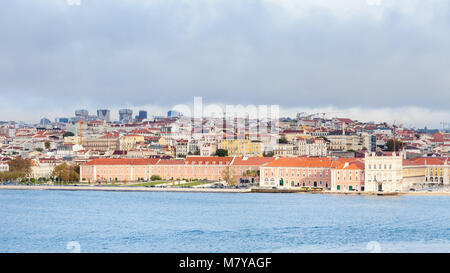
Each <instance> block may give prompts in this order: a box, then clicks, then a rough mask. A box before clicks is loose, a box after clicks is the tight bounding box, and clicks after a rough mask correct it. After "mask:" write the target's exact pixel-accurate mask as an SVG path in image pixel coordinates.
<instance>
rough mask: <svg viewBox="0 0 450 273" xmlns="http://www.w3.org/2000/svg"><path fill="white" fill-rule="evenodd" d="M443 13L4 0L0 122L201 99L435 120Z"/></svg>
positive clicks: (377, 0)
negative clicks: (83, 110) (87, 109)
mask: <svg viewBox="0 0 450 273" xmlns="http://www.w3.org/2000/svg"><path fill="white" fill-rule="evenodd" d="M449 15H450V3H449V1H446V0H430V1H418V0H417V1H416V0H410V1H407V0H397V1H387V0H367V1H365V0H345V1H344V0H334V1H325V0H303V1H294V0H277V1H275V0H258V1H257V0H247V1H232V0H215V1H214V0H208V1H206V0H198V1H195V0H192V1H188V0H184V1H180V0H177V1H175V0H164V1H162V0H157V1H147V0H81V1H80V5H75V6H74V5H68V2H67V1H66V0H48V1H31V0H28V1H27V0H6V1H3V2H2V9H0V37H2V38H1V40H2V42H1V43H0V94H1V100H0V120H8V119H23V120H30V121H31V120H33V121H36V120H38V119H40V118H41V117H43V116H49V117H56V116H67V115H71V114H72V113H73V110H75V109H77V108H89V109H91V111H94V110H95V109H97V108H105V107H106V108H111V109H116V108H121V107H127V106H135V107H137V108H145V107H148V106H150V107H151V108H146V109H145V110H148V111H149V112H150V113H152V112H155V113H160V112H161V109H164V108H170V107H171V106H173V105H176V104H180V103H190V102H191V101H192V100H193V97H194V96H202V97H203V98H204V100H205V101H208V102H210V103H222V104H244V105H246V104H279V105H280V107H281V109H284V108H285V109H328V108H333V109H343V111H344V112H345V111H347V112H350V113H355V114H357V115H359V116H349V117H351V118H355V119H361V120H363V119H368V120H375V118H378V117H381V116H383V117H384V116H386V117H387V118H391V119H396V118H398V119H405V116H406V120H405V123H406V121H407V122H408V123H411V124H413V125H417V126H423V125H429V127H430V126H434V127H438V126H439V122H441V121H443V120H449V119H450V110H449V102H450V66H449V65H448V61H449V60H450V50H449V49H450V36H449V35H448V31H449V29H450V17H449ZM352 109H359V110H358V111H352ZM405 109H409V110H408V111H405ZM289 111H291V110H286V112H289ZM405 113H408V115H405ZM422 113H428V114H427V115H423V114H422ZM431 113H434V114H431ZM392 114H396V115H397V114H398V115H399V116H398V117H392ZM412 117H417V120H416V119H414V120H412V119H411V118H412ZM437 119H440V120H437Z"/></svg>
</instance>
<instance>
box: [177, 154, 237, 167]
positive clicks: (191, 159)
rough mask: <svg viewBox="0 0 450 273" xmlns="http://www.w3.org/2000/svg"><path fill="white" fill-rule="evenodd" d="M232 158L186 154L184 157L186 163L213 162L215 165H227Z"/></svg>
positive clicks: (204, 163) (203, 163)
mask: <svg viewBox="0 0 450 273" xmlns="http://www.w3.org/2000/svg"><path fill="white" fill-rule="evenodd" d="M232 160H233V157H230V156H226V157H219V156H188V157H186V160H185V162H186V164H190V165H192V164H194V165H200V164H202V165H206V164H213V162H214V164H215V165H228V164H230V163H231V161H232Z"/></svg>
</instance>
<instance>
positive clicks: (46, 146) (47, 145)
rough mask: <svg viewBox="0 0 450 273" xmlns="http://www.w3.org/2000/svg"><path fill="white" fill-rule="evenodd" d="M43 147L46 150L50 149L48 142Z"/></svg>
mask: <svg viewBox="0 0 450 273" xmlns="http://www.w3.org/2000/svg"><path fill="white" fill-rule="evenodd" d="M44 145H45V149H47V150H48V149H50V141H46V142H45V144H44Z"/></svg>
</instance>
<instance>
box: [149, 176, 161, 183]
mask: <svg viewBox="0 0 450 273" xmlns="http://www.w3.org/2000/svg"><path fill="white" fill-rule="evenodd" d="M150 180H151V181H156V180H161V176H159V175H157V174H154V175H152V176H150Z"/></svg>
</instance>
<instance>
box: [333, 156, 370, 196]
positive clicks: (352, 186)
mask: <svg viewBox="0 0 450 273" xmlns="http://www.w3.org/2000/svg"><path fill="white" fill-rule="evenodd" d="M331 190H334V191H364V163H363V162H361V161H359V160H354V161H351V162H344V163H341V164H339V165H336V166H335V167H334V168H333V169H332V170H331Z"/></svg>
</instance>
